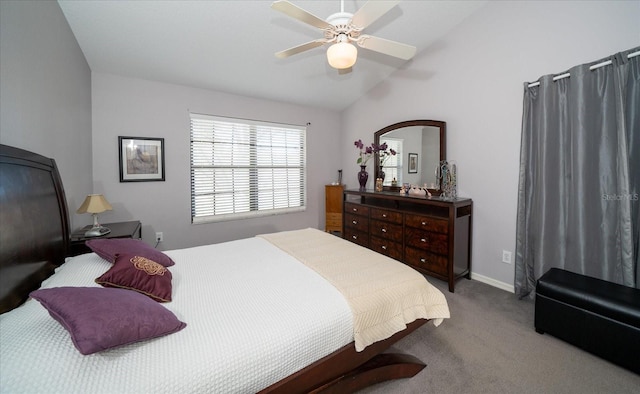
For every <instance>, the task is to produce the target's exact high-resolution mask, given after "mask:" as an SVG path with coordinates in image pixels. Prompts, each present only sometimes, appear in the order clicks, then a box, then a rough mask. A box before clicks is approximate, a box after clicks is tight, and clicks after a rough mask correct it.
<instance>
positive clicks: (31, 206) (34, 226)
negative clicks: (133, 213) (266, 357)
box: [0, 145, 427, 393]
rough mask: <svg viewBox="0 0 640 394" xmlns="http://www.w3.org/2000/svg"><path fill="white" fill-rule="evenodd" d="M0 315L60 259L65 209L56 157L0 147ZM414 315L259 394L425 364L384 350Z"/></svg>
mask: <svg viewBox="0 0 640 394" xmlns="http://www.w3.org/2000/svg"><path fill="white" fill-rule="evenodd" d="M0 205H1V207H2V208H1V209H0V227H1V228H0V313H4V312H7V311H10V310H12V309H14V308H16V307H18V306H19V305H20V304H22V303H23V302H24V301H25V300H26V299H27V298H28V295H29V293H30V292H31V291H33V290H35V289H37V288H38V287H39V286H40V284H41V283H42V281H43V280H44V279H46V278H48V277H49V276H51V275H52V274H53V272H54V269H55V268H56V267H57V266H59V265H61V264H63V263H64V259H65V256H66V255H67V251H68V248H69V214H68V210H67V203H66V198H65V194H64V188H63V185H62V181H61V179H60V175H59V173H58V169H57V167H56V163H55V160H53V159H49V158H46V157H44V156H41V155H38V154H36V153H33V152H28V151H26V150H22V149H18V148H14V147H10V146H7V145H0ZM426 322H427V320H424V319H420V320H417V321H415V322H413V323H411V324H409V325H408V327H407V328H406V329H405V330H403V331H401V332H398V333H396V334H395V335H393V336H392V337H390V338H388V339H386V340H384V341H380V342H376V343H374V344H372V345H370V346H367V347H366V348H365V349H364V350H363V351H362V352H356V351H355V346H354V344H353V343H351V344H349V345H346V346H344V347H343V348H341V349H338V350H337V351H335V352H333V353H331V354H330V355H328V356H326V357H324V358H322V359H320V360H318V361H316V362H315V363H313V364H311V365H309V366H307V367H305V368H304V369H302V370H300V371H298V372H296V373H294V374H293V375H290V376H288V377H287V378H285V379H283V380H281V381H279V382H276V383H275V384H273V385H271V386H269V387H267V388H266V389H264V390H263V391H261V392H262V393H345V392H354V391H357V390H359V389H361V388H364V387H367V386H370V385H372V384H376V383H379V382H382V381H385V380H390V379H399V378H408V377H411V376H414V375H415V374H417V373H418V372H420V371H421V370H422V369H423V368H424V367H425V364H424V363H422V362H421V361H420V360H418V359H417V358H415V357H413V356H409V355H403V354H389V353H382V352H384V351H385V350H387V349H388V348H389V347H390V346H391V345H392V344H393V343H395V342H397V341H398V340H400V339H401V338H403V337H405V336H406V335H408V334H410V333H411V332H413V331H415V330H416V329H417V328H419V327H420V326H422V325H423V324H425V323H426Z"/></svg>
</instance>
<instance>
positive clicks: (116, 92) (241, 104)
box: [92, 73, 355, 250]
mask: <svg viewBox="0 0 640 394" xmlns="http://www.w3.org/2000/svg"><path fill="white" fill-rule="evenodd" d="M92 79H93V89H92V95H93V99H92V102H93V181H94V190H95V192H99V193H104V194H105V196H106V197H107V199H108V200H109V202H111V204H112V205H113V208H114V209H113V211H110V212H105V213H104V214H102V215H101V217H102V218H103V219H102V221H103V222H109V221H120V220H131V219H139V220H141V221H142V225H143V228H142V233H143V238H144V239H145V240H146V241H147V242H149V243H152V242H154V235H155V232H157V231H161V232H163V233H164V243H163V244H161V245H160V246H159V248H162V249H165V250H167V249H177V248H185V247H189V246H195V245H203V244H208V243H216V242H222V241H228V240H233V239H238V238H245V237H250V236H253V235H255V234H258V233H266V232H274V231H281V230H290V229H298V228H305V227H315V228H320V229H324V185H325V184H328V183H331V182H334V181H336V180H337V177H338V169H339V168H340V167H339V163H340V158H341V154H342V152H341V147H340V146H339V145H340V144H338V143H335V142H333V141H339V139H340V117H339V114H338V113H337V112H332V111H327V110H319V109H314V108H308V107H303V106H298V105H292V104H284V103H278V102H274V101H267V100H259V99H254V98H249V97H242V96H237V95H231V94H225V93H219V92H213V91H209V90H203V89H195V88H191V87H186V86H178V85H170V84H166V83H161V82H152V81H145V80H140V79H131V78H124V77H119V76H114V75H109V74H101V73H93V78H92ZM189 111H191V112H195V113H203V114H212V115H220V116H228V117H238V118H245V119H255V120H265V121H272V122H278V123H289V124H297V125H306V124H307V123H311V125H310V126H309V127H308V128H307V169H308V171H307V176H308V178H307V210H306V211H305V212H301V213H290V214H286V215H278V216H269V217H264V218H258V219H244V220H236V221H228V222H221V223H211V224H198V225H192V224H191V216H190V215H191V211H190V204H191V194H190V193H191V192H190V190H191V189H190V187H191V184H190V173H189ZM118 136H134V137H159V138H164V142H165V153H166V157H165V161H166V163H165V165H166V181H165V182H128V183H127V182H125V183H120V181H119V167H118V150H117V149H118ZM349 146H351V144H350V145H349ZM354 179H355V178H354ZM352 186H353V185H352Z"/></svg>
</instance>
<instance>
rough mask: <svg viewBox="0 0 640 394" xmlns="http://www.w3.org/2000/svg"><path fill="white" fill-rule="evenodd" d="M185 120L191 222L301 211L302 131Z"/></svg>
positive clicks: (224, 120)
mask: <svg viewBox="0 0 640 394" xmlns="http://www.w3.org/2000/svg"><path fill="white" fill-rule="evenodd" d="M190 116H191V221H192V222H193V223H203V222H213V221H222V220H233V219H241V218H247V217H256V216H266V215H275V214H279V213H289V212H297V211H303V210H305V205H306V144H305V139H306V128H305V127H302V126H292V125H283V124H277V123H268V122H260V121H253V120H244V119H232V118H223V117H216V116H210V115H200V114H190Z"/></svg>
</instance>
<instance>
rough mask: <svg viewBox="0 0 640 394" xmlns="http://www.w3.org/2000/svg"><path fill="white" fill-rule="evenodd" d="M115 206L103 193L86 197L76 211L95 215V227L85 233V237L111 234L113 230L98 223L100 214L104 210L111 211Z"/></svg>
mask: <svg viewBox="0 0 640 394" xmlns="http://www.w3.org/2000/svg"><path fill="white" fill-rule="evenodd" d="M112 209H113V208H112V207H111V204H109V202H108V201H107V199H106V198H104V196H103V195H102V194H89V195H88V196H87V198H85V199H84V202H83V203H82V205H80V208H78V210H77V211H76V212H78V213H87V212H88V213H90V214H92V215H93V227H91V228H90V229H89V230H87V232H85V233H84V236H85V237H99V236H101V235H105V234H109V233H110V232H111V230H109V229H108V228H106V227H103V226H101V225H100V224H99V223H98V214H99V213H101V212H104V211H110V210H112Z"/></svg>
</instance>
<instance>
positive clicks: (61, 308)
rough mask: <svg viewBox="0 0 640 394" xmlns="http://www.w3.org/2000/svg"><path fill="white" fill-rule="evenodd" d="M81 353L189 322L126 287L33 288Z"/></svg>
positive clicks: (164, 332) (153, 335)
mask: <svg viewBox="0 0 640 394" xmlns="http://www.w3.org/2000/svg"><path fill="white" fill-rule="evenodd" d="M31 297H32V298H34V299H36V300H38V301H39V302H40V304H42V306H43V307H45V309H47V311H49V314H50V315H51V317H53V318H54V319H55V320H57V321H58V322H59V323H60V324H62V326H63V327H64V328H65V329H66V330H67V331H68V332H69V334H70V335H71V340H72V341H73V344H74V345H75V347H76V348H77V349H78V351H80V353H82V354H92V353H95V352H99V351H102V350H106V349H111V348H114V347H116V346H121V345H126V344H129V343H134V342H140V341H144V340H147V339H151V338H157V337H161V336H163V335H168V334H172V333H174V332H178V331H180V330H182V329H183V328H185V327H186V326H187V324H186V323H183V322H181V321H180V320H178V319H177V318H176V316H175V315H174V314H173V313H171V311H169V310H168V309H167V308H165V307H163V306H162V305H160V304H158V303H157V302H155V301H153V300H152V299H150V298H149V297H145V296H143V295H142V294H139V293H136V292H135V291H130V290H124V289H105V288H102V287H54V288H51V289H40V290H36V291H33V292H32V293H31Z"/></svg>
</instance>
